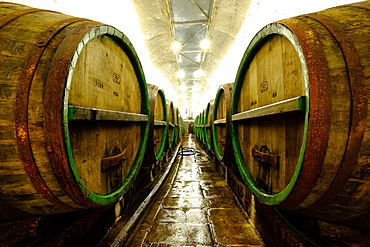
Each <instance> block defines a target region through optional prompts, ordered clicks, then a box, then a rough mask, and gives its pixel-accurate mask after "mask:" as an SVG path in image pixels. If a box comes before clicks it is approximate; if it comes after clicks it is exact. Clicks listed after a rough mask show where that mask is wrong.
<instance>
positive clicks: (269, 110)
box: [232, 96, 306, 121]
mask: <svg viewBox="0 0 370 247" xmlns="http://www.w3.org/2000/svg"><path fill="white" fill-rule="evenodd" d="M305 102H306V96H298V97H295V98H292V99H287V100H284V101H280V102H277V103H274V104H271V105H266V106H262V107H260V108H256V109H253V110H249V111H245V112H241V113H237V114H233V116H232V121H238V120H247V119H251V118H258V117H267V116H271V115H277V114H285V113H291V112H296V111H304V110H305V107H306V104H305Z"/></svg>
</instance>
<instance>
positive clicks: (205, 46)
mask: <svg viewBox="0 0 370 247" xmlns="http://www.w3.org/2000/svg"><path fill="white" fill-rule="evenodd" d="M210 46H211V42H210V41H209V40H208V39H204V40H202V41H201V42H200V47H201V48H202V49H203V50H208V48H209V47H210Z"/></svg>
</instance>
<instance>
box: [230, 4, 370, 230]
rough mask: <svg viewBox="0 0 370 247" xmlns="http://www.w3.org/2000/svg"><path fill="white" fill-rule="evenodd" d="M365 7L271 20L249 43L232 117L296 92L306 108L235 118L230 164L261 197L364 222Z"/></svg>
mask: <svg viewBox="0 0 370 247" xmlns="http://www.w3.org/2000/svg"><path fill="white" fill-rule="evenodd" d="M369 9H370V6H369V4H368V3H367V2H362V3H357V4H352V5H346V6H340V7H336V8H332V9H328V10H324V11H320V12H317V13H313V14H307V15H304V16H298V17H294V18H290V19H286V20H282V21H278V22H277V23H272V24H270V25H268V26H266V27H265V28H264V29H263V30H261V31H260V32H259V33H258V34H257V35H256V37H255V38H254V40H253V41H252V42H251V45H250V47H249V48H248V49H247V52H246V55H245V57H244V58H243V62H242V64H241V67H240V68H239V72H238V77H237V82H236V83H235V84H236V89H235V91H236V93H235V92H234V96H235V97H234V96H233V106H232V113H233V115H234V114H235V116H234V118H235V119H236V118H237V115H236V114H238V113H243V112H244V113H246V114H247V113H253V112H260V113H263V111H264V109H269V106H273V105H276V104H277V105H279V104H280V105H281V104H282V103H279V102H284V101H286V100H293V99H294V98H296V97H301V96H304V97H306V98H307V103H308V104H307V106H306V113H305V112H304V111H303V112H302V111H292V112H290V113H289V114H274V115H271V114H268V113H266V112H265V113H263V114H261V116H255V117H254V118H248V119H247V118H244V120H240V121H234V122H233V132H234V133H235V135H234V136H235V138H237V139H236V142H235V143H236V144H235V147H236V149H237V150H236V154H237V155H240V156H242V157H243V158H242V159H241V158H238V166H239V168H240V169H241V170H242V171H243V172H245V174H244V175H243V176H245V177H244V178H245V181H247V183H252V184H253V183H254V185H253V186H255V188H259V189H255V188H252V187H250V188H251V190H252V191H253V193H254V194H255V195H256V196H257V198H258V199H259V200H261V201H262V202H264V203H267V204H273V205H278V206H279V207H281V208H284V209H289V210H295V211H299V212H301V213H304V214H307V215H310V216H314V217H318V218H321V219H326V220H334V221H342V222H343V221H346V220H348V222H346V223H347V224H354V225H356V226H359V227H364V228H369V225H368V219H369V217H370V213H368V211H369V210H368V209H369V206H370V189H369V188H370V179H368V176H367V173H368V172H367V171H368V165H367V162H366V160H368V158H369V156H368V151H367V150H369V147H368V142H369V136H370V135H369V134H370V133H369V132H368V131H366V129H367V127H366V126H370V123H369V120H368V119H369V118H367V114H368V107H367V98H368V95H367V92H368V90H367V88H368V87H369V86H368V85H369V76H368V75H369V73H370V70H369V68H370V67H369V65H370V62H369V61H370V60H369V59H368V58H369V57H370V50H369V49H368V47H369V46H368V38H365V37H369V35H370V29H369V26H370V18H369V11H370V10H369ZM269 110H271V108H270V109H269ZM270 112H271V111H270ZM263 115H266V116H263ZM253 148H254V149H256V150H259V151H261V150H262V149H264V150H265V152H266V153H267V154H273V155H277V156H278V157H279V159H278V164H277V167H273V166H270V165H266V164H265V163H264V162H261V161H259V160H256V159H255V158H253V156H252V150H253ZM242 160H245V163H243V162H242ZM246 174H247V175H246ZM248 176H249V177H248ZM253 181H256V182H253ZM362 215H365V216H366V217H367V218H366V217H361V216H362ZM356 218H357V219H356ZM350 221H351V222H350Z"/></svg>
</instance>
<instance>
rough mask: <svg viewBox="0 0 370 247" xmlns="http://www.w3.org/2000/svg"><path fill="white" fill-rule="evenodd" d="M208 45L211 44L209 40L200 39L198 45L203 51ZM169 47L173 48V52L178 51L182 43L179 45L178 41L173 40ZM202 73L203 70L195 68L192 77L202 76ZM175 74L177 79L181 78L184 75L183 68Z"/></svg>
mask: <svg viewBox="0 0 370 247" xmlns="http://www.w3.org/2000/svg"><path fill="white" fill-rule="evenodd" d="M210 46H211V42H210V41H209V40H208V39H204V40H202V41H201V42H200V47H201V48H202V49H203V50H204V51H205V50H208V49H209V47H210ZM171 47H172V50H173V51H174V52H179V51H180V50H181V47H182V45H181V43H180V42H177V41H175V42H173V43H172V45H171ZM203 75H204V72H203V70H201V69H198V70H196V71H195V72H194V77H195V78H200V77H202V76H203ZM176 76H177V77H178V78H179V79H182V78H184V76H185V72H184V71H183V70H180V71H178V72H177V73H176Z"/></svg>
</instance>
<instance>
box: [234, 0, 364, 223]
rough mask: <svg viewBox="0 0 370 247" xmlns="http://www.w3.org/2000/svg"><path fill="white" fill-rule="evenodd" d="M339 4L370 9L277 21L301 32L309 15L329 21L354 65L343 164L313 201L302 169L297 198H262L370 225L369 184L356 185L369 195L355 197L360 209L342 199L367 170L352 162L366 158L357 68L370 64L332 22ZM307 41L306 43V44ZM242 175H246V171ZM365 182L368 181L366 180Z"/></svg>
mask: <svg viewBox="0 0 370 247" xmlns="http://www.w3.org/2000/svg"><path fill="white" fill-rule="evenodd" d="M339 8H344V9H345V11H346V13H350V12H351V10H350V9H351V8H352V9H353V10H352V11H353V12H357V11H358V10H359V9H361V10H362V11H364V10H367V9H369V5H368V4H367V3H366V2H362V3H357V4H349V5H345V6H340V7H336V8H332V9H328V10H324V11H320V12H318V13H313V14H307V15H304V16H299V17H295V18H290V19H287V20H282V21H279V22H277V23H278V24H282V25H285V26H286V27H287V28H290V29H292V30H294V32H296V33H299V30H298V29H299V28H298V24H297V23H300V22H305V21H307V19H310V20H309V21H310V22H317V23H321V25H323V26H325V25H326V27H325V28H327V29H328V30H329V31H330V32H331V33H332V35H333V36H335V40H337V42H338V43H340V44H341V45H342V49H343V50H344V53H346V54H344V55H343V56H344V57H345V59H347V61H346V63H348V64H349V65H350V66H351V68H349V69H348V70H350V72H349V73H350V74H351V73H352V74H351V77H352V78H350V80H352V81H351V82H349V84H351V87H352V94H353V95H354V97H353V98H351V102H352V110H351V111H352V113H353V115H352V116H351V118H352V121H353V123H352V124H351V126H349V127H348V128H349V129H350V131H349V132H350V134H349V135H348V143H349V144H348V145H347V147H346V151H345V154H344V157H343V164H344V165H343V164H339V165H338V168H337V173H336V174H334V175H333V177H332V178H331V179H332V184H328V182H327V183H326V186H327V190H326V191H324V192H321V194H320V195H318V196H317V198H316V201H314V202H312V201H311V202H310V201H308V200H307V201H305V198H303V199H302V197H305V196H307V192H304V193H302V192H301V190H299V189H301V188H302V187H304V186H305V185H304V183H303V180H304V179H302V178H303V175H302V172H301V173H300V174H299V176H300V179H301V180H298V181H300V182H299V183H297V185H298V186H297V187H294V188H293V192H292V193H295V194H296V198H294V199H293V198H284V199H283V200H282V201H279V202H278V203H269V202H268V203H266V201H264V200H263V199H262V200H261V201H262V202H263V203H266V204H269V205H275V206H277V207H280V208H283V209H288V210H293V211H295V212H299V213H302V214H306V215H309V216H313V217H317V218H320V219H324V220H330V221H335V222H340V223H343V224H352V225H355V226H357V227H363V228H368V225H367V223H366V222H367V220H368V219H369V218H370V213H368V211H367V209H366V208H368V205H369V196H368V194H369V193H368V192H366V186H362V188H361V186H359V187H356V188H361V189H359V191H362V193H365V194H367V196H365V198H366V199H364V198H363V197H362V198H361V202H360V203H358V202H359V198H355V197H354V198H355V199H356V200H355V201H356V204H362V209H361V210H358V209H357V208H356V206H355V205H354V203H353V201H352V199H346V200H344V199H343V198H345V195H346V193H347V198H348V192H346V187H347V189H349V188H351V186H350V184H351V183H352V184H353V182H351V180H352V181H355V180H357V179H358V177H359V175H358V174H364V172H361V171H359V169H360V168H359V167H361V166H363V165H361V164H360V165H359V166H358V167H357V168H356V167H354V166H353V164H356V163H357V161H356V159H357V160H361V159H363V157H361V156H362V155H361V153H360V150H359V149H360V148H361V149H362V150H364V147H361V146H363V145H364V144H363V143H364V142H362V144H361V143H360V142H361V141H362V138H364V135H365V137H366V136H367V133H366V132H365V125H366V122H368V120H366V114H367V107H366V105H367V104H366V102H367V100H366V98H367V95H366V89H365V85H364V78H363V75H361V73H363V72H362V71H358V68H362V66H364V67H365V68H366V67H368V64H366V62H365V61H364V60H362V61H361V65H362V66H358V65H359V63H360V57H359V56H358V54H357V50H361V45H360V42H359V43H356V41H357V40H356V38H352V39H351V38H348V37H347V36H344V37H341V35H343V34H344V33H343V32H341V31H342V30H340V28H338V26H339V25H338V24H337V25H336V24H335V23H333V20H332V18H334V19H335V17H334V15H335V12H337V11H338V10H339ZM346 8H347V9H346ZM356 8H358V9H356ZM355 9H356V10H355ZM337 13H340V12H337ZM339 15H342V16H343V14H339ZM328 16H331V17H332V18H330V17H328ZM338 19H340V18H339V17H338ZM338 19H335V20H336V21H337V20H338ZM343 22H345V21H343ZM294 25H296V26H294ZM303 26H304V25H302V26H300V28H301V30H307V29H304V28H302V27H303ZM348 32H350V31H347V33H346V35H349V36H351V35H350V34H348ZM364 32H365V33H366V32H367V31H364ZM357 36H358V35H357ZM360 36H361V35H360ZM363 36H367V34H364V35H363ZM352 37H356V35H355V34H352ZM355 40H356V41H355ZM349 41H350V42H352V41H353V44H349ZM253 45H256V44H255V43H254V44H253ZM305 45H307V44H305ZM257 46H258V45H257ZM304 49H307V47H304ZM365 50H366V48H365ZM363 51H364V49H362V52H363ZM365 54H366V53H365ZM244 62H245V60H244ZM241 67H242V65H241V66H240V67H239V72H238V73H244V71H241V70H242V68H241ZM351 70H352V71H351ZM238 76H240V75H238ZM354 78H356V79H354ZM239 79H240V78H239ZM311 93H312V92H311ZM234 95H236V94H233V113H236V112H237V110H236V109H235V108H236V107H235V104H236V103H235V102H234V101H235V97H236V96H234ZM310 96H311V97H310V98H312V95H310ZM316 97H317V95H316ZM317 98H320V97H317ZM317 98H315V100H317ZM310 103H311V104H312V100H310ZM318 105H319V104H318ZM367 125H368V123H367ZM355 126H356V127H355ZM232 132H233V134H236V133H237V132H236V130H235V126H233V129H232ZM355 136H356V137H355ZM366 139H367V138H366ZM324 142H325V141H324ZM326 142H327V141H326ZM359 143H360V144H359ZM233 145H234V148H235V149H238V145H239V144H237V143H235V141H234V140H233ZM362 152H365V151H362ZM235 155H240V153H239V152H238V151H235ZM357 156H359V157H357ZM365 157H366V156H365ZM323 159H324V158H323V157H321V160H323ZM238 162H239V163H240V162H241V161H240V160H239V161H238ZM238 166H239V164H238ZM316 167H317V166H316ZM306 168H307V167H306ZM307 169H308V168H307ZM307 169H306V170H307ZM316 169H317V171H316V174H313V175H312V177H311V178H310V177H309V176H308V179H311V181H310V183H312V180H313V181H315V180H316V179H319V178H320V177H324V175H321V174H320V168H318V167H317V168H316ZM241 170H243V168H241ZM360 170H361V169H360ZM302 171H303V169H302ZM241 172H245V171H241ZM356 173H357V175H355V174H356ZM243 176H245V174H244V175H243ZM351 177H352V178H351ZM355 177H357V178H355ZM305 182H306V183H307V181H305ZM363 182H364V181H363ZM246 183H249V182H246ZM364 183H366V181H365V182H364ZM310 186H311V188H308V189H309V190H310V189H312V188H318V187H319V185H317V184H315V182H313V183H312V184H311V185H310ZM250 188H251V190H252V191H256V188H255V185H250ZM298 188H299V189H298ZM257 189H258V188H257ZM255 193H256V192H255ZM259 193H261V194H262V193H263V192H257V193H256V194H255V195H256V197H257V198H258V197H259V196H260V195H258V194H259ZM299 193H301V194H300V195H299ZM341 204H342V205H341ZM346 205H347V206H350V207H351V208H352V209H353V212H351V213H348V210H349V208H346ZM338 208H339V209H338ZM361 215H365V216H366V217H363V216H361Z"/></svg>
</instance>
